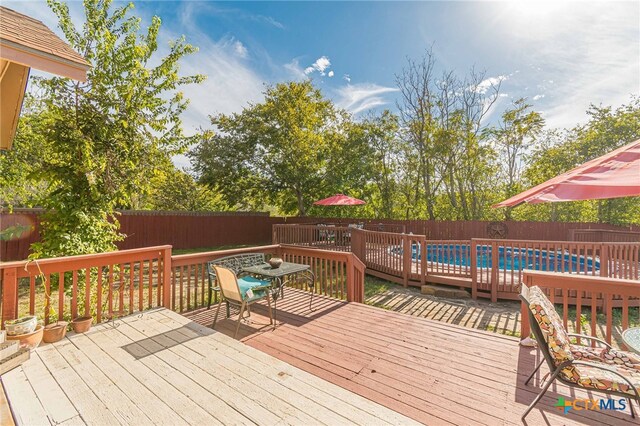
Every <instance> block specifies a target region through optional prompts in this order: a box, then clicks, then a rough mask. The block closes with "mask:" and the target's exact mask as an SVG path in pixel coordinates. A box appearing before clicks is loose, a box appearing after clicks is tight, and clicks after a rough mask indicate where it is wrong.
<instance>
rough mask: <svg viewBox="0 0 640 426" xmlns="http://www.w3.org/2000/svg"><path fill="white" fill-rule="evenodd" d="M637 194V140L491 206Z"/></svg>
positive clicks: (639, 177)
mask: <svg viewBox="0 0 640 426" xmlns="http://www.w3.org/2000/svg"><path fill="white" fill-rule="evenodd" d="M636 195H640V139H638V140H637V141H635V142H632V143H630V144H628V145H625V146H623V147H621V148H618V149H616V150H615V151H612V152H610V153H608V154H605V155H603V156H602V157H598V158H596V159H595V160H591V161H588V162H586V163H584V164H583V165H581V166H578V167H576V168H575V169H572V170H569V171H568V172H566V173H563V174H561V175H559V176H556V177H554V178H553V179H549V180H548V181H546V182H544V183H541V184H540V185H538V186H535V187H533V188H531V189H529V190H527V191H524V192H522V193H520V194H518V195H514V196H513V197H511V198H509V199H508V200H505V201H503V202H501V203H498V204H495V205H493V207H511V206H517V205H518V204H521V203H531V204H538V203H544V202H552V203H554V202H559V201H577V200H597V199H603V198H620V197H632V196H636Z"/></svg>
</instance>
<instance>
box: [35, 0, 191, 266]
mask: <svg viewBox="0 0 640 426" xmlns="http://www.w3.org/2000/svg"><path fill="white" fill-rule="evenodd" d="M48 3H49V6H50V7H51V8H52V10H53V11H54V13H55V14H56V15H57V16H58V19H59V25H60V28H61V29H62V31H63V32H64V34H65V36H66V38H67V40H68V42H69V43H70V44H71V46H72V47H73V48H75V49H76V50H77V51H78V52H80V53H81V54H82V55H83V56H84V57H85V58H86V59H87V60H88V61H89V63H90V64H91V68H90V70H89V72H88V80H87V82H85V83H81V82H74V81H70V80H68V79H62V78H52V79H38V80H37V81H36V83H37V86H38V88H39V89H41V91H40V94H41V97H40V98H39V99H38V102H39V105H38V106H37V108H38V109H39V111H38V127H37V128H38V131H43V132H44V134H42V137H44V138H45V139H46V141H47V142H46V143H47V144H48V145H49V151H48V152H47V155H46V157H44V158H42V159H41V160H42V165H41V167H42V169H41V172H40V173H39V176H38V177H39V179H41V180H42V181H44V182H47V184H48V185H49V186H50V188H51V191H50V193H49V194H48V195H47V196H46V197H45V198H44V199H43V200H42V206H43V207H45V209H46V211H47V212H46V213H45V215H44V216H43V217H42V222H41V237H42V241H41V242H39V243H35V244H34V245H33V247H32V256H33V257H42V256H60V255H71V254H81V253H93V252H102V251H108V250H112V249H114V248H115V245H114V242H115V241H117V240H118V239H121V238H122V237H123V236H121V235H119V234H118V222H117V220H116V217H115V214H114V209H115V208H116V207H126V206H129V205H130V204H131V201H132V199H133V197H135V196H136V194H140V193H146V192H148V191H149V179H147V176H148V174H149V173H150V171H151V170H153V168H154V163H155V162H156V161H157V160H158V158H166V157H167V156H169V155H171V154H173V153H177V152H180V151H181V150H183V149H185V147H186V146H188V144H189V143H190V142H191V141H192V139H191V138H188V137H185V136H184V134H183V132H182V125H181V119H180V114H181V113H182V112H183V111H184V110H185V108H186V106H187V103H188V101H187V100H185V99H184V98H183V95H182V93H181V92H179V91H178V89H179V87H180V86H183V85H186V84H192V83H198V82H200V81H202V80H203V78H204V77H202V76H199V75H195V76H186V77H185V76H180V73H179V62H180V60H181V59H182V58H183V57H184V56H185V55H188V54H191V53H193V52H195V51H196V49H195V48H194V47H192V46H191V45H189V44H187V43H186V42H185V40H184V38H181V39H179V40H176V41H173V42H171V44H170V52H169V54H168V55H167V56H165V57H163V58H157V57H156V55H154V54H155V53H156V52H157V49H158V43H157V39H158V32H159V30H160V25H161V23H160V19H159V18H158V17H154V18H153V19H152V22H151V25H150V26H149V28H148V29H147V31H146V32H145V33H142V32H141V31H140V22H141V20H140V19H139V18H136V17H134V16H130V15H129V12H130V10H131V9H132V8H133V4H128V5H125V6H123V7H119V8H116V9H114V10H112V9H111V3H112V2H111V0H85V1H84V11H85V22H84V25H83V26H82V28H81V29H77V28H75V26H74V25H73V23H72V21H71V19H70V16H69V9H68V7H67V5H66V4H64V3H61V2H58V1H56V0H49V1H48ZM152 63H153V64H158V65H156V66H152V65H151V64H152Z"/></svg>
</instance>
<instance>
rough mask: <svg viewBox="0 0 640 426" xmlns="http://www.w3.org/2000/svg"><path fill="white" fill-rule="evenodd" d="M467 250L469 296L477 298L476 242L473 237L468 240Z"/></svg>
mask: <svg viewBox="0 0 640 426" xmlns="http://www.w3.org/2000/svg"><path fill="white" fill-rule="evenodd" d="M469 250H471V253H470V256H471V262H470V265H469V267H470V268H471V298H472V299H474V300H475V299H477V298H478V244H477V243H476V240H475V238H472V239H471V241H470V242H469Z"/></svg>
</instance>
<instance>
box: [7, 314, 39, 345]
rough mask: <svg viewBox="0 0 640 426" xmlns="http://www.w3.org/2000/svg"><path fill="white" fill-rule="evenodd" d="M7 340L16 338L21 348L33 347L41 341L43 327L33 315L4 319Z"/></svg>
mask: <svg viewBox="0 0 640 426" xmlns="http://www.w3.org/2000/svg"><path fill="white" fill-rule="evenodd" d="M4 326H5V330H6V332H7V340H17V341H19V342H20V347H21V348H29V349H35V348H37V347H38V345H39V344H40V342H41V341H42V332H43V328H42V326H41V325H40V324H38V318H37V317H35V316H32V315H30V316H26V317H22V318H18V319H14V320H10V321H5V324H4Z"/></svg>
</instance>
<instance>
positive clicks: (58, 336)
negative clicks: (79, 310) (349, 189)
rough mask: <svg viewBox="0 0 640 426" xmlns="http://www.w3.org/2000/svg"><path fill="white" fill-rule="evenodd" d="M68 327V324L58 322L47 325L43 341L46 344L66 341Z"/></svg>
mask: <svg viewBox="0 0 640 426" xmlns="http://www.w3.org/2000/svg"><path fill="white" fill-rule="evenodd" d="M67 325H68V323H67V322H66V321H58V322H57V323H53V324H48V325H45V326H44V334H43V336H42V340H44V342H45V343H55V342H59V341H60V340H62V339H64V336H65V335H66V334H67Z"/></svg>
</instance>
